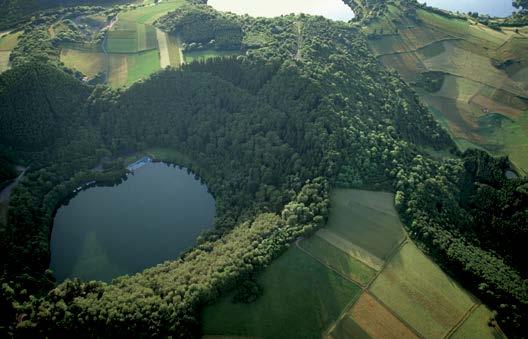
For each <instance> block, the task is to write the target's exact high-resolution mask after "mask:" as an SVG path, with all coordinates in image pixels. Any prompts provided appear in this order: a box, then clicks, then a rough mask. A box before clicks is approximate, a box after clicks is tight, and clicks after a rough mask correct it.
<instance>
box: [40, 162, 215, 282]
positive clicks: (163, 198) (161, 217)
mask: <svg viewBox="0 0 528 339" xmlns="http://www.w3.org/2000/svg"><path fill="white" fill-rule="evenodd" d="M214 214H215V202H214V199H213V197H212V196H211V194H209V193H208V191H207V187H206V186H205V185H203V184H201V183H200V181H198V180H196V179H195V178H194V175H193V174H188V173H187V170H186V169H180V168H177V167H170V166H168V165H166V164H163V163H151V164H148V165H146V166H144V167H142V168H140V169H138V170H137V171H136V172H135V174H134V175H130V176H129V177H128V180H126V181H125V182H123V183H122V184H120V185H118V186H114V187H95V188H90V189H88V190H86V191H82V192H80V193H79V194H78V195H76V196H75V197H74V198H73V199H72V200H70V202H69V203H68V205H66V206H62V207H61V208H60V209H59V210H58V211H57V215H56V217H55V221H54V226H53V231H52V237H51V265H50V266H51V269H52V270H53V272H54V274H55V277H56V279H57V280H59V281H62V280H64V279H66V278H73V277H78V278H82V279H85V280H92V279H93V280H104V281H110V280H111V279H112V278H114V277H117V276H119V275H123V274H129V273H135V272H139V271H142V270H143V269H144V268H146V267H149V266H153V265H155V264H158V263H161V262H163V261H165V260H167V259H172V258H175V257H177V256H178V255H179V254H180V253H181V251H182V250H184V249H186V248H188V247H190V246H193V245H194V243H195V239H196V237H197V236H198V235H199V234H200V232H201V231H203V230H206V229H208V228H210V227H211V226H212V224H213V218H214Z"/></svg>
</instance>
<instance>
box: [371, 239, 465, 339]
mask: <svg viewBox="0 0 528 339" xmlns="http://www.w3.org/2000/svg"><path fill="white" fill-rule="evenodd" d="M370 290H371V292H372V293H373V294H374V295H375V296H376V297H378V298H379V299H381V300H382V301H383V303H384V304H385V305H387V306H388V307H389V308H390V309H392V310H393V311H394V312H396V313H397V314H399V315H400V317H401V318H403V319H404V320H405V321H406V322H407V323H409V324H410V325H411V326H413V327H414V328H415V329H416V330H417V331H418V332H419V333H421V334H422V335H423V336H425V337H430V338H439V337H442V336H443V335H445V334H447V333H448V332H449V330H450V329H451V328H452V327H453V326H454V325H455V324H456V323H457V322H458V321H459V320H460V319H461V318H462V317H463V316H464V314H465V313H466V312H467V311H468V310H469V309H470V308H471V307H472V306H473V304H474V300H473V299H472V297H470V296H469V295H468V294H467V292H466V291H464V290H463V289H462V288H460V287H459V286H458V284H457V283H456V282H454V281H453V280H452V279H450V278H449V277H448V276H447V275H446V274H445V273H443V272H442V270H440V268H438V267H437V266H436V265H435V264H434V263H433V262H432V261H431V260H429V258H427V257H426V256H425V255H424V254H423V253H422V252H421V251H420V250H419V249H418V248H417V247H416V246H415V245H414V244H413V243H412V242H408V243H406V244H405V245H404V246H403V247H402V248H401V249H400V251H399V253H398V254H397V255H396V256H395V257H394V258H393V259H392V260H391V261H390V263H389V264H388V266H387V267H386V268H385V269H384V270H383V272H382V274H381V275H380V276H379V277H378V278H377V279H376V280H375V281H374V283H373V285H372V287H371V289H370Z"/></svg>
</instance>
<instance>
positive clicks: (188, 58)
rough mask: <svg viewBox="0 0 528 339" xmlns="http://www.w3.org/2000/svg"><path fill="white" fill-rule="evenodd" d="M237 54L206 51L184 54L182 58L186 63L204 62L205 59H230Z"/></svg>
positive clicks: (234, 52)
mask: <svg viewBox="0 0 528 339" xmlns="http://www.w3.org/2000/svg"><path fill="white" fill-rule="evenodd" d="M239 54H240V52H239V51H218V50H214V49H207V50H202V51H191V52H185V53H184V58H185V62H186V63H191V62H193V61H205V60H207V59H214V58H223V57H230V56H234V55H239Z"/></svg>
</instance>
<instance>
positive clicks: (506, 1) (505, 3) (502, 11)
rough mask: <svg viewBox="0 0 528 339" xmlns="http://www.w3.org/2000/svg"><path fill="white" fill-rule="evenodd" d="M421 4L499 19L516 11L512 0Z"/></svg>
mask: <svg viewBox="0 0 528 339" xmlns="http://www.w3.org/2000/svg"><path fill="white" fill-rule="evenodd" d="M420 2H421V3H427V4H428V5H429V6H433V7H437V8H441V9H446V10H449V11H453V12H456V11H459V12H464V13H467V12H478V13H481V14H489V15H492V16H498V17H506V16H509V15H511V14H512V12H513V11H514V10H515V8H514V7H513V6H512V0H427V1H423V0H420Z"/></svg>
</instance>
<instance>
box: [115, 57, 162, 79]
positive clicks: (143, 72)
mask: <svg viewBox="0 0 528 339" xmlns="http://www.w3.org/2000/svg"><path fill="white" fill-rule="evenodd" d="M109 60H110V61H109V62H110V67H109V68H110V74H109V77H108V83H109V85H110V86H112V87H121V86H130V85H132V84H133V83H134V82H136V81H138V80H141V79H145V78H147V77H148V76H149V75H150V74H152V73H154V72H156V71H159V70H160V62H159V56H158V50H150V51H145V52H141V53H134V54H110V57H109Z"/></svg>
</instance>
